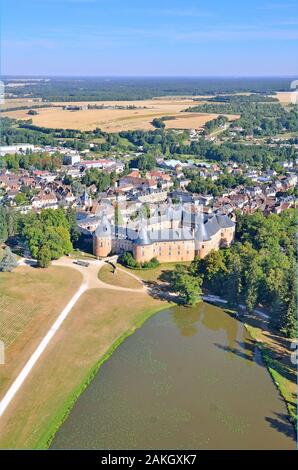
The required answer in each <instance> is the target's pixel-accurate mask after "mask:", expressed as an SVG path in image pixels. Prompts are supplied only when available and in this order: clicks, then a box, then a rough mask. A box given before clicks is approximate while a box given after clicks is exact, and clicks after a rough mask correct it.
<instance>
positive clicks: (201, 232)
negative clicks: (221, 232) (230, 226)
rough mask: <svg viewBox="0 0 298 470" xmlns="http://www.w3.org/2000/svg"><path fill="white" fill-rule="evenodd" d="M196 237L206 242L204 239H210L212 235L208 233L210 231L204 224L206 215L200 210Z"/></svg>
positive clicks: (199, 240)
mask: <svg viewBox="0 0 298 470" xmlns="http://www.w3.org/2000/svg"><path fill="white" fill-rule="evenodd" d="M195 239H196V240H197V241H198V242H204V241H207V240H210V237H209V235H208V232H207V230H206V227H205V224H204V216H203V214H202V212H200V214H199V215H198V217H197V220H196V226H195Z"/></svg>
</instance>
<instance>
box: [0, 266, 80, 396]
mask: <svg viewBox="0 0 298 470" xmlns="http://www.w3.org/2000/svg"><path fill="white" fill-rule="evenodd" d="M81 280H82V277H81V274H80V273H79V272H77V271H75V270H74V269H70V268H62V267H54V266H51V267H49V268H48V269H47V270H43V269H32V268H29V267H18V268H17V269H16V270H15V271H14V272H12V273H0V338H2V339H3V340H4V342H5V343H7V342H9V343H10V344H9V345H8V346H7V347H6V351H5V353H6V354H5V355H6V364H4V365H0V398H1V395H2V393H4V390H6V389H7V387H8V385H9V383H11V382H12V380H13V379H14V378H15V376H16V375H17V373H18V371H19V370H20V369H21V367H22V366H23V365H24V363H25V362H26V361H27V360H28V359H29V357H30V355H31V354H32V352H33V351H34V350H35V348H36V347H37V345H38V344H39V342H40V340H41V338H43V336H44V335H45V333H46V332H47V331H48V329H49V328H50V326H51V324H52V323H53V322H54V321H55V319H56V318H57V315H58V314H59V313H60V311H61V310H62V308H64V306H65V305H66V303H67V302H68V300H69V299H70V298H71V297H72V295H73V294H74V293H75V291H76V289H77V288H78V287H79V285H80V284H81Z"/></svg>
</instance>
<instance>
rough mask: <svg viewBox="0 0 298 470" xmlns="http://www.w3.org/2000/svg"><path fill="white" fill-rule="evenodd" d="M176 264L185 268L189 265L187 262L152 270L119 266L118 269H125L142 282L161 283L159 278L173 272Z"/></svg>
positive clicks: (164, 265) (163, 265)
mask: <svg viewBox="0 0 298 470" xmlns="http://www.w3.org/2000/svg"><path fill="white" fill-rule="evenodd" d="M177 264H183V265H184V266H187V265H189V264H190V263H189V262H185V263H162V264H160V265H159V266H158V267H157V268H153V269H130V268H125V267H123V266H122V265H119V267H121V268H122V269H125V270H126V271H128V272H130V273H132V274H135V275H136V276H138V277H139V278H140V279H141V280H142V281H145V282H146V281H147V282H158V283H162V280H161V279H160V277H161V276H162V275H163V274H165V273H166V272H167V271H173V269H175V266H177Z"/></svg>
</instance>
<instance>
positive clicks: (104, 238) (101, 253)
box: [93, 213, 112, 258]
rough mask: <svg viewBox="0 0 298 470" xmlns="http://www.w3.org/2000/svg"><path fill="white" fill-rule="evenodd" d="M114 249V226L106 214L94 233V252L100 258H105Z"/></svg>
mask: <svg viewBox="0 0 298 470" xmlns="http://www.w3.org/2000/svg"><path fill="white" fill-rule="evenodd" d="M111 251H112V227H111V224H110V222H109V221H108V218H107V216H106V214H105V213H104V214H103V216H102V219H101V221H100V223H99V225H98V227H97V229H96V230H95V232H94V234H93V254H94V255H95V256H97V257H99V258H105V257H106V256H108V255H109V254H110V253H111Z"/></svg>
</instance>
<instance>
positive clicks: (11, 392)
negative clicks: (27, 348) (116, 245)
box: [0, 256, 147, 417]
mask: <svg viewBox="0 0 298 470" xmlns="http://www.w3.org/2000/svg"><path fill="white" fill-rule="evenodd" d="M73 261H74V260H73V259H72V258H70V257H67V256H65V257H63V258H61V259H59V260H57V261H54V262H53V265H54V266H66V267H70V268H73V269H76V270H78V271H80V273H81V274H82V276H83V282H82V284H81V286H80V287H79V288H78V289H77V291H76V293H75V294H74V295H73V297H72V298H71V300H70V301H69V302H68V304H67V305H66V306H65V307H64V309H63V310H62V312H61V313H60V314H59V316H58V318H57V320H56V321H55V322H54V323H53V325H52V326H51V328H50V329H49V331H48V332H47V334H46V335H45V336H44V338H43V339H42V340H41V342H40V344H39V345H38V347H37V348H36V350H35V351H34V353H33V354H32V356H31V357H30V359H29V360H28V361H27V363H26V364H25V365H24V367H23V369H22V370H21V372H20V373H19V375H18V376H17V378H16V379H15V381H14V382H13V383H12V385H11V386H10V387H9V389H8V391H7V392H6V394H5V395H4V397H3V398H2V400H1V402H0V417H1V416H2V415H3V413H4V412H5V410H6V409H7V407H8V406H9V404H10V402H11V401H12V400H13V398H14V396H15V395H16V393H17V392H18V390H19V389H20V388H21V386H22V384H23V383H24V382H25V380H26V378H27V377H28V375H29V374H30V372H31V371H32V369H33V367H34V366H35V364H36V362H37V361H38V359H39V358H40V356H41V355H42V353H43V352H44V350H45V349H46V347H47V346H48V344H49V343H50V341H51V340H52V338H53V336H54V335H55V334H56V332H57V331H58V330H59V328H60V327H61V325H62V323H63V321H64V320H65V319H66V318H67V316H68V315H69V314H70V312H71V310H72V309H73V307H74V306H75V304H76V303H77V301H78V300H79V298H80V297H81V295H82V294H83V293H84V292H85V291H86V290H88V289H92V288H97V289H100V288H104V289H114V290H118V291H130V292H136V293H146V292H147V288H146V286H144V285H143V284H142V286H141V287H140V288H139V289H129V288H126V287H118V286H115V285H111V284H106V283H105V282H102V281H101V280H100V279H98V271H99V269H100V268H101V267H102V266H104V264H105V263H104V261H98V260H90V261H89V260H88V262H89V266H88V267H84V266H80V265H78V264H75V263H74V262H73ZM18 264H19V265H30V264H34V260H29V259H28V260H24V259H23V260H20V261H19V263H18ZM117 269H118V268H117ZM123 271H124V270H123ZM125 272H126V271H125ZM126 274H128V275H130V276H132V277H134V278H136V279H138V280H139V278H138V277H137V276H135V275H134V274H131V273H128V272H126Z"/></svg>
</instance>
